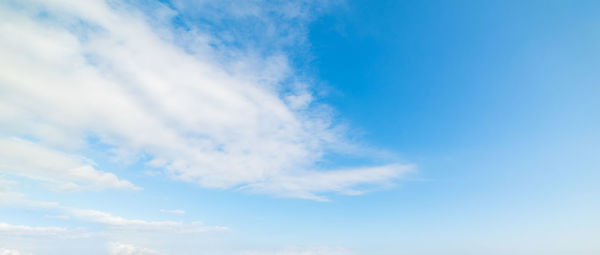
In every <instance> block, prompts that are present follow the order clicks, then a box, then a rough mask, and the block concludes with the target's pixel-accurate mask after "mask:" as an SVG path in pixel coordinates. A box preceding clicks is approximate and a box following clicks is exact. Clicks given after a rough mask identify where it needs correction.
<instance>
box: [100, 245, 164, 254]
mask: <svg viewBox="0 0 600 255" xmlns="http://www.w3.org/2000/svg"><path fill="white" fill-rule="evenodd" d="M158 254H162V253H160V252H158V251H155V250H152V249H148V248H140V247H137V246H134V245H132V244H123V243H111V244H110V246H109V252H108V255H158Z"/></svg>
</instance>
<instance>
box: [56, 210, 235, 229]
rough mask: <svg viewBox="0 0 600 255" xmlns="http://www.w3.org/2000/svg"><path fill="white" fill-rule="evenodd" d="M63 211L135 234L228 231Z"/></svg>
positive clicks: (186, 224)
mask: <svg viewBox="0 0 600 255" xmlns="http://www.w3.org/2000/svg"><path fill="white" fill-rule="evenodd" d="M65 210H66V211H68V212H69V213H71V214H72V215H74V216H75V217H78V218H80V219H83V220H87V221H91V222H96V223H101V224H104V225H106V226H107V227H109V228H110V229H111V230H120V231H136V232H139V231H143V232H149V231H157V232H166V233H183V234H191V233H203V232H210V231H226V230H227V229H228V228H227V227H222V226H206V225H204V224H203V223H201V222H191V223H184V222H177V221H146V220H139V219H126V218H123V217H119V216H114V215H112V214H110V213H106V212H102V211H96V210H86V209H74V208H65Z"/></svg>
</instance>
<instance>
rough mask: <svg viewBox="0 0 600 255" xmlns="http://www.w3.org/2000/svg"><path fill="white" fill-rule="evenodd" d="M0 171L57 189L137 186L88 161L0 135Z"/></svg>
mask: <svg viewBox="0 0 600 255" xmlns="http://www.w3.org/2000/svg"><path fill="white" fill-rule="evenodd" d="M0 159H2V163H0V171H2V172H4V173H10V174H14V175H20V176H25V177H29V178H33V179H38V180H42V181H46V182H51V183H53V184H54V187H55V188H57V189H61V190H81V189H106V188H118V189H133V190H139V189H140V188H139V187H137V186H135V185H133V184H131V183H130V182H129V181H125V180H121V179H119V178H117V176H116V175H114V174H112V173H107V172H103V171H99V170H96V169H94V167H93V166H92V165H91V164H92V162H91V161H90V160H87V159H85V158H83V157H81V156H76V155H69V154H66V153H62V152H60V151H56V150H53V149H51V148H47V147H44V146H42V145H40V144H36V143H32V142H29V141H25V140H21V139H16V138H9V139H1V138H0Z"/></svg>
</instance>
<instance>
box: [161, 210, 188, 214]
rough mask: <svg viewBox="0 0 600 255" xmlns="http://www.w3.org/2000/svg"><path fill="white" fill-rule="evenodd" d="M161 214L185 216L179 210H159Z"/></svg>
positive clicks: (183, 212) (182, 211)
mask: <svg viewBox="0 0 600 255" xmlns="http://www.w3.org/2000/svg"><path fill="white" fill-rule="evenodd" d="M160 212H161V213H172V214H185V211H184V210H179V209H175V210H167V209H160Z"/></svg>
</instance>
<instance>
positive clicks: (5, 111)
mask: <svg viewBox="0 0 600 255" xmlns="http://www.w3.org/2000/svg"><path fill="white" fill-rule="evenodd" d="M4 5H5V7H6V8H0V15H2V17H3V21H2V23H1V24H0V48H2V49H3V50H1V51H0V121H1V122H2V123H7V125H3V126H2V127H0V132H2V134H3V135H4V136H5V137H12V138H6V139H4V141H7V143H12V144H14V145H19V146H24V147H28V148H29V149H33V150H37V151H38V152H39V151H43V152H45V153H46V154H47V155H51V154H52V155H53V156H54V157H55V159H50V158H48V159H45V160H44V161H43V162H41V163H40V164H45V162H52V161H61V160H62V161H64V162H65V163H64V165H60V166H53V167H55V168H50V169H52V171H37V170H35V171H34V170H27V171H25V170H23V169H34V167H30V166H29V165H27V164H29V162H25V161H20V163H21V165H17V164H15V165H11V166H10V167H9V168H7V167H3V168H1V169H0V171H4V172H9V173H12V174H22V175H27V176H29V177H32V178H40V179H48V180H54V181H64V183H62V185H59V187H61V188H63V189H81V188H82V184H85V185H88V186H91V187H110V188H129V189H139V188H138V187H137V186H135V185H133V184H131V183H129V182H128V181H125V180H120V179H118V178H117V177H116V176H115V175H114V174H112V173H108V172H102V171H99V170H96V169H95V168H94V167H92V166H91V165H85V164H83V165H81V164H79V165H81V166H80V167H76V165H77V164H75V163H74V162H72V161H69V164H67V163H66V162H67V161H66V160H65V158H67V157H68V158H71V159H72V158H73V157H71V156H66V155H70V154H73V155H77V154H79V153H83V152H82V151H84V149H86V148H87V149H89V148H91V147H92V146H94V145H95V144H101V145H102V147H103V148H106V149H105V150H106V153H108V154H110V155H111V156H112V157H113V158H114V159H116V160H119V161H120V162H124V163H135V162H139V161H141V162H143V163H145V164H146V165H147V166H149V167H154V168H156V169H159V170H160V171H163V172H164V173H165V175H166V176H169V177H170V178H173V179H177V180H182V181H186V182H192V183H196V184H198V185H201V186H203V187H207V188H236V187H237V188H239V189H241V190H247V191H250V192H256V193H268V194H273V195H276V196H285V197H298V198H308V199H316V200H326V197H325V196H323V194H324V193H331V192H333V193H341V194H350V195H355V194H360V193H362V192H364V191H365V190H366V189H363V188H361V187H364V186H378V185H387V184H389V183H392V182H393V181H394V180H396V179H398V178H400V177H402V176H403V175H404V174H405V173H406V172H408V171H407V169H410V167H409V166H405V165H399V164H396V163H394V162H392V163H390V164H387V165H378V166H366V167H365V166H356V167H351V168H344V169H336V168H333V169H321V168H319V167H317V165H318V163H319V162H320V161H322V160H323V158H324V156H326V155H329V154H336V153H346V152H348V151H352V150H354V149H352V148H356V147H357V146H356V145H353V144H351V143H350V142H349V141H348V139H347V138H346V136H347V134H346V133H345V132H344V131H343V129H342V128H340V126H338V125H336V124H335V121H334V118H333V116H332V114H331V111H330V110H329V108H328V107H327V106H326V105H323V104H319V103H317V102H316V101H315V100H314V98H315V96H314V95H313V92H312V91H311V89H310V86H309V85H308V84H307V82H306V79H303V78H302V77H300V76H299V75H296V74H295V71H294V68H293V67H292V66H291V65H290V64H289V61H288V58H289V57H288V56H287V55H286V54H285V53H283V52H284V51H273V52H270V53H268V54H265V52H262V51H261V52H258V53H257V52H251V51H248V49H246V51H244V50H242V49H240V48H239V47H236V46H235V45H236V44H243V42H242V41H238V42H236V43H233V42H232V41H227V40H226V39H225V38H230V40H234V41H235V40H243V39H244V38H241V37H236V34H235V33H233V34H232V35H231V36H232V37H227V36H223V35H219V36H215V35H212V34H211V33H210V32H203V31H204V30H202V26H199V27H191V28H189V29H188V30H181V29H179V30H176V32H172V31H170V30H169V29H168V28H170V27H171V26H172V25H173V23H172V20H171V19H172V18H173V17H176V16H177V15H180V13H178V10H177V9H175V8H171V7H167V6H164V5H162V4H156V5H152V6H154V7H152V8H153V9H152V10H151V11H150V12H151V13H152V14H153V15H155V16H153V17H156V18H155V19H152V18H150V17H149V16H148V15H147V12H148V10H146V11H142V10H138V9H136V8H135V7H134V6H131V5H129V4H126V3H122V2H119V1H102V0H93V1H66V0H51V1H36V0H28V1H22V2H18V3H15V2H13V3H12V4H4ZM15 6H17V7H15ZM255 7H257V8H258V6H255ZM288 7H289V8H286V15H282V17H284V18H286V17H287V18H289V19H298V18H299V17H304V16H305V14H303V13H304V12H303V11H301V10H302V9H298V8H301V7H302V6H301V5H299V7H298V6H291V7H290V6H288ZM42 14H43V15H42ZM249 16H250V17H251V16H252V12H250V13H244V14H243V15H242V14H240V15H237V16H236V15H233V17H241V18H243V19H248V17H249ZM204 27H206V26H204ZM265 27H268V26H265ZM209 30H210V29H208V31H209ZM275 34H277V33H275ZM289 36H291V37H293V38H301V36H302V35H301V33H300V34H296V33H291V34H289ZM189 38H195V40H189ZM232 45H234V46H232ZM224 52H228V54H225V55H227V56H224ZM232 52H233V53H232ZM18 137H32V138H33V139H31V141H35V143H34V142H26V141H24V140H22V139H20V138H18ZM92 138H93V139H92ZM91 140H93V141H94V142H91ZM42 148H43V149H42ZM52 151H61V152H62V151H64V153H62V154H61V153H53V152H52ZM6 153H8V152H6ZM67 153H69V154H67ZM0 156H1V155H0ZM81 158H83V157H81ZM78 163H81V162H78ZM35 169H47V168H35ZM315 180H316V181H315Z"/></svg>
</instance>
